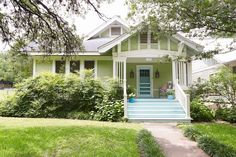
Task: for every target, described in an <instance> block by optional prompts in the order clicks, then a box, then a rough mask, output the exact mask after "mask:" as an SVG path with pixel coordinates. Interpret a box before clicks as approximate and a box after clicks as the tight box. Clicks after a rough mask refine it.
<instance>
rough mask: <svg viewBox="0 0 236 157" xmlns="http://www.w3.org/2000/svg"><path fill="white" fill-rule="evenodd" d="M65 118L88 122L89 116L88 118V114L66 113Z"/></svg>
mask: <svg viewBox="0 0 236 157" xmlns="http://www.w3.org/2000/svg"><path fill="white" fill-rule="evenodd" d="M67 118H69V119H81V120H90V119H91V116H90V114H89V113H85V112H76V111H74V112H70V113H68V114H67Z"/></svg>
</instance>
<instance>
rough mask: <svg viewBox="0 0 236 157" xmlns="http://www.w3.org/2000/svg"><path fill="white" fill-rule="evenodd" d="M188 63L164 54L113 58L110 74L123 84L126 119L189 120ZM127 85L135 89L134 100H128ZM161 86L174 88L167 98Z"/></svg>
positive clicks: (139, 120) (189, 70) (141, 120)
mask: <svg viewBox="0 0 236 157" xmlns="http://www.w3.org/2000/svg"><path fill="white" fill-rule="evenodd" d="M189 75H191V63H186V62H179V61H178V62H177V61H163V58H162V57H161V58H134V57H130V58H114V60H113V76H114V78H115V79H117V80H118V81H119V83H120V84H121V85H122V86H123V88H124V114H125V117H126V118H128V119H129V121H138V122H144V121H148V122H176V121H181V122H190V120H191V119H190V110H189V96H188V95H187V94H185V92H184V89H187V87H188V86H189V85H190V84H191V77H189ZM127 87H129V88H133V89H135V90H134V91H135V94H136V101H135V102H134V103H128V95H127ZM162 89H165V90H167V89H173V90H174V91H175V99H174V100H167V99H166V97H165V95H163V94H162V93H161V92H162V91H161V90H162Z"/></svg>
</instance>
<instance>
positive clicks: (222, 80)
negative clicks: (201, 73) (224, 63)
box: [209, 67, 236, 107]
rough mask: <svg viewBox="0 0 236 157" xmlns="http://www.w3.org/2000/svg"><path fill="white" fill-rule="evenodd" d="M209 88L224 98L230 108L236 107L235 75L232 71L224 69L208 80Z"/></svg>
mask: <svg viewBox="0 0 236 157" xmlns="http://www.w3.org/2000/svg"><path fill="white" fill-rule="evenodd" d="M209 86H210V87H211V88H212V90H213V91H214V92H215V93H217V94H219V95H220V96H222V97H224V98H225V99H226V100H227V101H228V102H229V103H230V104H231V105H232V107H236V106H235V105H236V74H234V73H233V71H232V69H230V68H227V67H224V68H222V69H221V70H220V71H219V72H218V73H216V74H215V75H213V76H212V77H211V78H210V82H209Z"/></svg>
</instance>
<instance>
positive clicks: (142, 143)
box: [137, 130, 164, 157]
mask: <svg viewBox="0 0 236 157" xmlns="http://www.w3.org/2000/svg"><path fill="white" fill-rule="evenodd" d="M137 143H138V146H139V149H140V150H141V151H142V153H143V155H144V156H145V157H154V156H155V157H164V155H163V153H162V151H161V149H160V147H159V145H158V144H157V142H156V139H155V137H153V136H152V134H151V133H150V132H149V131H147V130H141V131H139V133H138V136H137Z"/></svg>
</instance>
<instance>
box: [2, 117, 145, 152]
mask: <svg viewBox="0 0 236 157" xmlns="http://www.w3.org/2000/svg"><path fill="white" fill-rule="evenodd" d="M141 129H142V126H141V125H140V124H129V123H108V122H95V121H80V120H68V119H39V118H36V119H30V118H0V141H1V142H0V156H1V157H7V156H20V157H32V156H34V157H41V156H74V157H77V156H83V157H90V156H98V157H104V156H117V157H120V156H129V157H138V156H140V155H139V150H138V146H137V141H136V138H137V133H138V132H139V130H141ZM108 148H109V149H108Z"/></svg>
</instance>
